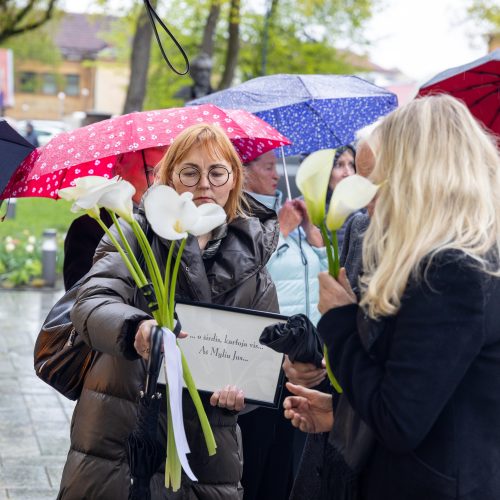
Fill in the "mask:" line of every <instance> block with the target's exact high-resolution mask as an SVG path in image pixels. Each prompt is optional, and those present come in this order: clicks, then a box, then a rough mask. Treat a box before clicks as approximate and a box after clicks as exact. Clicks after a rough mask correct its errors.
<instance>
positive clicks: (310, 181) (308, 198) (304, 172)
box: [295, 149, 335, 226]
mask: <svg viewBox="0 0 500 500" xmlns="http://www.w3.org/2000/svg"><path fill="white" fill-rule="evenodd" d="M334 156H335V150H334V149H321V150H320V151H315V152H314V153H311V154H310V155H309V156H308V157H307V158H306V159H305V160H304V161H303V162H302V163H301V164H300V167H299V169H298V170H297V175H296V177H295V182H296V184H297V187H298V188H299V190H300V192H301V193H302V194H303V195H304V200H305V202H306V206H307V211H308V213H309V217H310V218H311V221H312V222H313V224H316V225H317V226H319V225H320V224H321V223H322V222H323V219H324V218H325V203H326V193H327V191H328V183H329V181H330V173H331V169H332V165H333V158H334Z"/></svg>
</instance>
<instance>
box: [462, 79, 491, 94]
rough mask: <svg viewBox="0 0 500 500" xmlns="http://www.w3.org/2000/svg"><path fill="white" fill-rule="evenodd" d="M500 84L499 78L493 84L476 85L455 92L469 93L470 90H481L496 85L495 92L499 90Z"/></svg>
mask: <svg viewBox="0 0 500 500" xmlns="http://www.w3.org/2000/svg"><path fill="white" fill-rule="evenodd" d="M495 84H496V85H495ZM498 84H500V78H498V79H496V80H493V81H491V82H486V83H475V84H474V85H469V86H468V87H462V88H459V89H455V90H454V92H468V91H470V90H476V89H481V88H484V87H489V86H491V85H495V90H496V89H498Z"/></svg>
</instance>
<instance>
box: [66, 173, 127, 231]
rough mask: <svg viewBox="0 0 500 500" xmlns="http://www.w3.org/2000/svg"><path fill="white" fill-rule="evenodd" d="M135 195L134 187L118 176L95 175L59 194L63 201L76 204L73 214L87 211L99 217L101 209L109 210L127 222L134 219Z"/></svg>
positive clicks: (82, 178) (76, 182)
mask: <svg viewBox="0 0 500 500" xmlns="http://www.w3.org/2000/svg"><path fill="white" fill-rule="evenodd" d="M134 193H135V188H134V186H132V184H130V182H128V181H124V180H123V179H121V178H120V177H118V176H116V177H113V178H112V179H106V178H104V177H99V176H95V175H89V176H87V177H80V178H78V179H76V181H75V186H74V187H69V188H64V189H60V190H59V192H58V194H59V196H60V197H61V198H62V199H64V200H68V201H73V202H74V203H73V206H72V207H71V211H72V212H81V211H86V212H90V215H94V216H95V217H98V216H99V208H101V207H103V208H109V209H110V210H112V211H113V212H115V213H117V214H118V215H119V216H120V217H123V218H124V219H125V220H126V221H127V222H130V221H131V220H132V219H133V202H132V196H133V195H134Z"/></svg>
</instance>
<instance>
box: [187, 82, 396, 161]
mask: <svg viewBox="0 0 500 500" xmlns="http://www.w3.org/2000/svg"><path fill="white" fill-rule="evenodd" d="M205 103H212V104H215V105H217V106H221V107H223V108H226V109H234V108H238V109H244V110H246V111H249V112H251V113H254V114H255V115H257V116H258V117H259V118H261V119H262V120H264V121H266V122H267V123H269V124H271V125H272V126H273V127H275V128H276V129H278V130H279V131H280V132H281V133H282V134H284V135H286V136H287V137H288V138H289V139H290V140H291V141H292V146H289V147H286V148H284V150H285V154H286V155H294V154H301V153H311V152H313V151H317V150H318V149H329V148H336V147H338V146H342V145H344V144H349V143H350V142H352V141H353V140H354V134H355V132H356V131H357V130H359V129H360V128H362V127H364V126H365V125H369V124H370V123H372V122H374V121H375V120H376V119H377V118H378V117H379V116H382V115H385V114H387V113H389V112H390V111H392V110H393V109H394V108H396V106H397V104H398V102H397V97H396V95H395V94H393V93H392V92H389V91H387V90H384V89H382V88H380V87H377V86H376V85H373V84H371V83H369V82H367V81H365V80H363V79H361V78H358V77H356V76H350V75H286V74H285V75H270V76H262V77H259V78H254V79H252V80H249V81H247V82H244V83H242V84H240V85H237V86H235V87H232V88H229V89H226V90H221V91H220V92H215V93H214V94H209V95H207V96H205V97H202V98H200V99H195V100H194V101H190V102H189V103H187V106H192V105H200V104H205Z"/></svg>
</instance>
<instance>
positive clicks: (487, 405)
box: [284, 95, 500, 500]
mask: <svg viewBox="0 0 500 500" xmlns="http://www.w3.org/2000/svg"><path fill="white" fill-rule="evenodd" d="M371 177H372V179H373V180H374V181H375V182H377V183H381V184H382V185H381V188H380V189H379V192H378V196H377V199H376V203H375V210H374V212H373V216H372V221H371V223H370V225H369V228H368V230H367V233H366V235H365V237H364V243H363V262H364V274H363V277H362V279H361V300H360V301H359V303H358V301H357V299H356V296H355V294H354V293H353V292H352V290H351V287H350V286H349V283H348V280H347V279H346V276H345V273H344V272H343V271H342V272H341V273H340V275H339V280H338V281H337V280H335V279H333V278H332V277H331V276H329V275H327V274H326V273H323V274H320V277H319V279H320V304H319V308H320V311H321V312H322V314H323V317H322V319H321V321H320V323H319V325H318V329H319V332H320V334H321V336H322V338H323V340H324V341H325V343H326V345H327V347H328V354H329V358H330V363H331V366H332V370H333V372H334V374H335V376H336V377H337V380H339V382H340V384H341V385H342V388H343V390H344V394H345V395H346V396H347V397H348V399H349V401H350V402H351V404H352V407H353V409H354V410H355V412H356V413H357V414H358V415H359V416H360V417H361V418H362V420H363V421H364V422H366V424H367V425H368V426H369V428H370V429H371V431H372V432H373V434H374V436H375V440H374V442H373V446H372V448H371V449H370V450H369V453H368V454H367V455H366V456H365V463H364V465H363V466H362V468H361V470H360V476H359V478H358V481H357V485H356V488H357V491H358V492H359V495H360V497H361V498H363V499H365V500H378V499H384V500H392V499H401V498H405V499H408V500H420V499H422V498H426V499H428V500H440V499H445V498H447V499H452V498H454V499H459V498H460V499H463V500H494V499H496V498H497V497H498V492H499V491H500V474H499V472H498V467H497V465H498V460H497V457H498V455H499V453H500V445H499V443H500V433H499V431H498V426H497V422H498V420H499V418H500V397H499V394H500V368H499V366H500V365H499V361H500V349H499V345H500V327H499V324H500V316H499V313H498V303H499V301H500V157H499V154H498V150H497V148H496V141H495V138H493V137H492V136H490V135H489V134H487V133H486V132H485V130H484V129H483V128H482V127H481V126H480V125H479V124H478V123H477V121H476V120H475V119H474V118H473V117H472V116H471V114H470V112H469V111H468V110H467V108H466V107H465V105H464V104H463V103H461V102H460V101H458V100H456V99H453V98H451V97H449V96H446V95H440V96H430V97H425V98H421V99H416V100H414V101H412V102H411V103H409V104H407V105H405V106H404V107H402V108H399V109H398V110H397V111H395V112H393V113H392V114H391V115H389V116H388V117H387V118H386V119H384V121H383V122H382V123H381V125H380V149H379V151H378V152H377V160H376V165H375V169H374V172H373V174H372V176H371ZM401 207H405V209H404V210H401ZM289 389H290V390H291V391H292V392H293V393H294V394H296V395H295V396H292V397H290V398H288V399H287V400H286V401H285V404H284V407H285V416H286V417H287V418H289V419H290V420H291V421H292V423H293V425H294V426H296V427H298V428H300V429H301V430H303V431H305V432H328V431H330V430H332V432H335V430H336V425H337V420H336V419H335V420H334V418H333V417H334V411H333V410H332V401H331V396H330V395H326V394H321V393H318V392H317V391H312V390H309V389H305V388H300V387H299V386H294V385H289ZM335 484H336V483H335V481H332V489H331V491H330V496H329V498H336V496H335Z"/></svg>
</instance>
